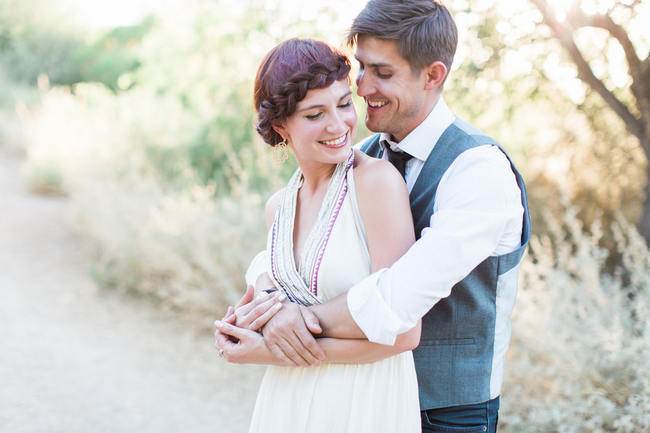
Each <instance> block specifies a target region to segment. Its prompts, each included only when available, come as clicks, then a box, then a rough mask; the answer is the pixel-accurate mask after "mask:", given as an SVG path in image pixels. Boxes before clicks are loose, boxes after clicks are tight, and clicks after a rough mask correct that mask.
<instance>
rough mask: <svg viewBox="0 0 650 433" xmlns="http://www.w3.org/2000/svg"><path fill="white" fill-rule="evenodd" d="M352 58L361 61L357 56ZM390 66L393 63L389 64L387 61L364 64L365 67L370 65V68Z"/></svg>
mask: <svg viewBox="0 0 650 433" xmlns="http://www.w3.org/2000/svg"><path fill="white" fill-rule="evenodd" d="M354 58H355V59H356V60H357V62H359V63H363V62H362V61H361V60H359V58H358V57H357V56H354ZM392 66H393V65H391V64H389V63H382V62H378V63H368V64H367V65H366V67H371V68H390V67H392Z"/></svg>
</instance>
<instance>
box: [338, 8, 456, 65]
mask: <svg viewBox="0 0 650 433" xmlns="http://www.w3.org/2000/svg"><path fill="white" fill-rule="evenodd" d="M360 36H372V37H375V38H378V39H384V40H394V41H395V42H396V44H397V50H398V52H399V54H400V55H401V56H402V57H403V58H404V59H405V60H406V61H407V62H408V63H409V65H410V66H411V69H412V70H413V71H414V72H416V71H420V70H421V69H422V68H424V67H425V66H428V65H430V64H431V63H433V62H435V61H440V62H442V63H444V65H445V66H446V67H447V71H449V70H451V64H452V62H453V60H454V54H455V53H456V45H457V44H458V30H457V29H456V23H455V22H454V19H453V18H452V16H451V13H450V12H449V10H447V8H446V7H445V6H444V5H443V4H442V3H440V2H439V1H438V0H370V1H369V2H368V4H367V5H366V7H365V8H363V10H362V11H361V12H360V13H359V15H358V16H357V17H356V18H355V19H354V21H353V22H352V27H351V28H350V31H349V32H348V36H347V40H348V44H349V45H350V46H353V45H355V44H356V43H357V41H358V39H359V37H360Z"/></svg>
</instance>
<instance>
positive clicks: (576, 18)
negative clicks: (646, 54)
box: [567, 9, 641, 78]
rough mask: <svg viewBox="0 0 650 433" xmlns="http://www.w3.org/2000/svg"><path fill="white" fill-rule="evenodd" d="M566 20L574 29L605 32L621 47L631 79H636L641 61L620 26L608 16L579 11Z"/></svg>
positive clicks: (573, 12) (575, 11)
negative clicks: (590, 28) (583, 28)
mask: <svg viewBox="0 0 650 433" xmlns="http://www.w3.org/2000/svg"><path fill="white" fill-rule="evenodd" d="M567 20H568V21H569V23H570V24H571V25H572V26H573V27H574V28H576V29H577V28H581V27H596V28H601V29H604V30H607V31H608V32H609V34H610V35H612V37H614V39H616V40H617V41H618V43H619V44H621V47H623V51H624V52H625V58H626V59H627V63H628V65H629V67H630V75H632V78H636V77H638V75H639V71H640V69H641V59H639V57H638V56H637V55H636V50H635V49H634V44H632V41H631V40H630V37H629V36H628V34H627V32H626V31H625V29H624V28H623V27H622V26H621V25H619V24H616V23H615V22H614V21H613V20H612V18H611V17H610V16H608V15H591V16H586V15H584V14H583V13H582V12H580V11H579V10H576V9H574V10H573V11H572V13H571V14H569V15H568V16H567Z"/></svg>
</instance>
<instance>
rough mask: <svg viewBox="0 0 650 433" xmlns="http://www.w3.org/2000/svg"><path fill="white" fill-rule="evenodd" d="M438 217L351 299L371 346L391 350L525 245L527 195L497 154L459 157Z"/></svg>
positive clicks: (493, 150) (488, 149)
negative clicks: (486, 265)
mask: <svg viewBox="0 0 650 433" xmlns="http://www.w3.org/2000/svg"><path fill="white" fill-rule="evenodd" d="M434 210H435V212H434V213H433V215H432V216H431V219H430V225H429V227H426V228H425V229H424V230H423V231H422V236H421V237H420V239H419V240H418V241H417V242H416V243H415V244H414V245H413V246H412V247H411V248H410V249H409V251H408V252H407V253H406V254H405V255H404V256H403V257H401V258H400V259H399V260H398V261H397V262H395V264H393V265H392V266H391V267H390V268H388V269H385V270H382V271H380V272H377V273H375V274H373V275H371V276H369V277H367V278H366V279H365V280H363V281H361V282H360V283H359V284H357V285H355V286H354V287H352V288H351V289H350V290H349V291H348V293H347V306H348V307H349V312H350V314H351V316H352V318H353V320H354V322H355V323H356V324H357V326H358V327H359V328H361V330H362V331H363V332H364V334H365V335H366V336H367V337H368V339H369V340H370V341H373V342H378V343H382V344H393V343H394V341H395V338H396V336H397V335H399V334H401V333H403V332H405V331H406V330H408V329H410V328H412V327H413V326H414V325H415V323H417V321H418V320H420V319H421V318H422V317H423V316H424V315H425V314H426V313H427V312H428V311H429V310H430V309H431V308H432V307H433V306H434V305H435V304H436V303H437V302H438V301H439V300H440V299H443V298H446V297H447V296H449V294H450V293H451V289H452V287H453V286H454V284H456V283H457V282H458V281H460V280H462V279H463V278H465V276H467V275H468V274H469V273H470V272H471V271H472V270H473V269H474V268H475V267H476V266H477V265H478V264H479V263H481V262H482V261H483V260H485V259H486V258H487V257H488V256H491V255H500V254H505V253H507V252H510V251H512V250H514V249H515V248H517V247H518V246H519V245H520V242H521V231H522V229H521V228H522V221H523V218H522V216H523V206H522V203H521V191H520V190H519V187H518V185H517V182H516V179H515V176H514V173H513V172H512V170H511V168H510V163H509V161H508V159H507V158H506V157H505V155H504V154H503V153H502V152H501V151H500V150H499V149H498V148H497V147H493V146H481V147H478V148H474V149H470V150H468V151H466V152H464V153H463V154H461V155H460V156H459V157H458V158H457V159H456V161H454V163H453V164H452V165H451V167H450V168H449V169H448V170H447V172H446V173H445V175H444V176H443V178H442V179H441V181H440V184H439V187H438V190H437V193H436V203H435V205H434ZM321 316H322V317H321V320H323V321H325V322H327V321H328V320H329V319H328V318H327V317H325V316H326V314H322V315H321ZM344 323H347V322H344ZM337 329H338V327H337ZM338 332H343V333H345V332H351V331H350V329H346V330H345V331H338Z"/></svg>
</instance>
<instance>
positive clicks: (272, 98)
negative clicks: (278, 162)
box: [254, 39, 350, 146]
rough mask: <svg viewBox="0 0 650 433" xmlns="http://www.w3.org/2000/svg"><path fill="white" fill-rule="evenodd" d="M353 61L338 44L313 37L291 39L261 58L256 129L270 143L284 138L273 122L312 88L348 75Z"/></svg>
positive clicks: (283, 117) (287, 113)
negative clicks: (274, 127) (335, 45)
mask: <svg viewBox="0 0 650 433" xmlns="http://www.w3.org/2000/svg"><path fill="white" fill-rule="evenodd" d="M349 73H350V61H349V60H348V58H347V57H346V56H345V55H344V54H343V53H341V52H340V51H339V50H337V49H336V48H333V47H331V46H329V45H328V44H326V43H325V42H321V41H316V40H313V39H289V40H287V41H284V42H282V43H281V44H279V45H278V46H276V47H275V48H273V49H272V50H271V51H270V52H269V53H268V54H267V55H266V57H264V60H262V63H261V64H260V67H259V69H258V70H257V77H256V78H255V95H254V102H255V110H256V111H257V125H256V129H257V132H258V133H259V134H260V135H261V136H262V138H263V139H264V141H265V142H266V143H268V144H270V145H271V146H275V145H276V144H278V143H280V142H281V141H282V137H281V136H280V134H278V133H277V132H276V131H275V130H274V129H273V125H278V124H281V123H282V122H284V121H285V120H286V119H287V118H288V117H290V116H291V115H292V114H293V113H295V111H296V106H297V104H298V102H300V101H302V100H303V99H304V98H305V95H307V92H308V91H309V90H312V89H322V88H325V87H327V86H329V85H330V84H332V83H333V82H334V81H338V80H342V79H343V78H346V77H347V76H348V74H349Z"/></svg>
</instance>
